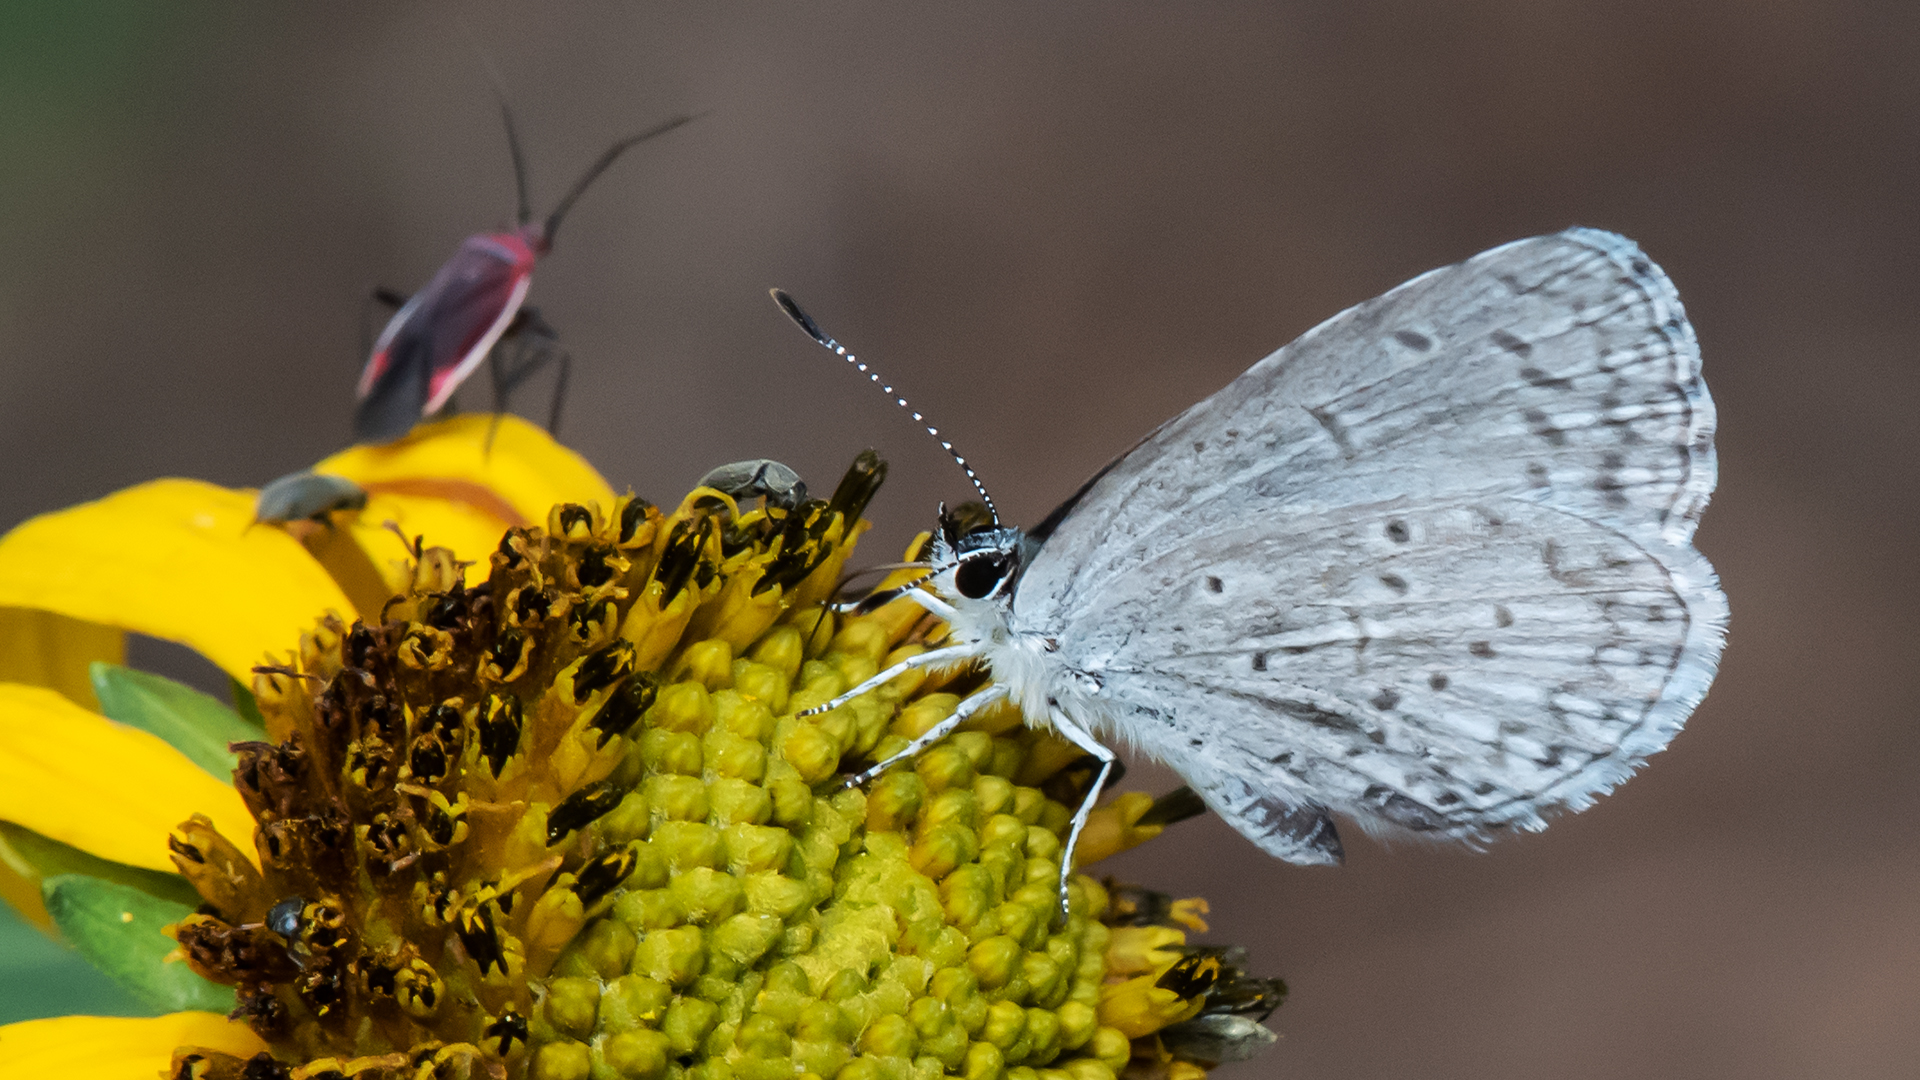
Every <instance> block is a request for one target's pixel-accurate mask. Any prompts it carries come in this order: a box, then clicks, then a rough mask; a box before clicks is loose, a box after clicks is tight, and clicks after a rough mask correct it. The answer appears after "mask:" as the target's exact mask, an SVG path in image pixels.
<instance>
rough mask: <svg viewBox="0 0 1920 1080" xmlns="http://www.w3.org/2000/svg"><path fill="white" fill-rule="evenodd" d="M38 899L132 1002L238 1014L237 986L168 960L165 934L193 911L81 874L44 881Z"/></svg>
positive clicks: (62, 932) (160, 1007) (168, 943)
mask: <svg viewBox="0 0 1920 1080" xmlns="http://www.w3.org/2000/svg"><path fill="white" fill-rule="evenodd" d="M40 896H41V898H42V899H43V900H45V901H46V905H47V912H48V913H49V914H51V915H52V916H53V922H54V925H56V926H58V927H59V928H60V935H61V936H62V937H64V938H66V939H67V941H68V942H69V943H71V944H72V945H73V947H74V948H75V949H78V950H79V951H80V955H82V956H84V957H86V958H87V962H88V963H90V964H92V965H93V966H94V967H96V968H99V969H100V970H101V971H102V972H104V973H106V975H107V976H108V977H109V978H111V979H112V980H113V981H114V982H117V983H119V984H120V985H121V986H122V987H124V988H125V989H126V990H127V991H128V992H129V993H131V994H132V995H133V996H134V997H136V998H139V999H140V1000H141V1001H144V1002H146V1003H147V1004H148V1005H151V1006H152V1007H154V1008H155V1009H158V1010H160V1011H162V1012H177V1011H179V1010H181V1009H203V1010H205V1011H207V1012H219V1013H225V1012H231V1011H233V1006H234V997H233V988H232V987H230V986H221V985H219V984H218V983H214V982H209V981H208V980H206V979H203V978H201V977H200V976H199V975H196V974H194V971H193V969H192V968H190V967H188V966H187V965H186V964H184V963H181V962H179V961H177V960H176V961H173V962H171V963H169V962H168V961H167V954H169V953H171V952H173V950H174V941H173V939H172V938H170V937H168V936H167V935H166V934H165V933H163V932H162V928H164V927H166V926H168V925H169V924H171V923H176V922H179V921H180V920H181V919H184V918H186V917H187V916H188V915H191V914H193V909H192V908H191V907H188V906H187V905H185V904H175V903H172V902H170V901H166V900H161V899H159V898H158V897H155V896H150V895H148V894H147V893H144V892H141V891H140V890H139V889H135V888H130V887H128V886H126V885H120V884H116V883H114V882H111V881H102V880H100V879H99V878H94V877H87V876H85V875H83V874H62V875H60V876H58V877H51V878H48V879H46V880H45V881H43V882H41V883H40Z"/></svg>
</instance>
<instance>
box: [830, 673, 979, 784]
mask: <svg viewBox="0 0 1920 1080" xmlns="http://www.w3.org/2000/svg"><path fill="white" fill-rule="evenodd" d="M1006 696H1007V688H1006V687H1004V686H998V685H995V686H989V687H987V688H986V689H985V690H982V691H980V692H979V693H977V694H975V695H973V696H972V697H970V698H968V699H967V700H965V701H963V702H961V703H960V704H958V705H956V706H954V709H953V712H952V713H951V714H949V715H948V716H947V718H946V719H945V720H942V721H940V722H939V723H937V724H935V725H933V726H932V727H930V728H928V729H927V730H926V733H925V734H923V735H921V736H920V737H919V738H917V739H915V740H913V741H912V742H910V743H908V744H907V746H906V749H904V750H902V751H900V752H899V753H897V754H895V755H893V756H892V757H890V758H888V759H887V760H885V761H882V762H880V763H879V764H878V765H873V766H870V767H868V768H867V769H866V770H865V771H863V772H861V773H859V774H857V775H855V776H850V777H848V778H847V779H846V780H845V781H844V782H843V783H842V784H841V785H840V786H841V788H842V790H844V789H846V788H856V787H860V786H862V785H864V784H866V783H868V782H869V781H871V780H873V778H874V777H877V776H879V775H880V774H881V773H883V772H886V771H887V770H888V769H891V768H893V767H894V766H895V765H897V764H899V763H900V762H902V761H911V760H913V759H914V758H916V757H919V756H920V752H921V751H922V750H925V749H926V748H927V747H929V746H932V745H933V744H934V743H937V742H939V741H940V740H941V739H944V738H946V737H947V736H948V735H951V734H953V729H954V728H957V727H959V726H960V725H961V724H964V723H966V722H967V719H968V718H969V717H971V716H972V715H973V714H974V713H977V712H979V711H980V710H981V709H984V708H986V707H987V706H989V705H991V704H993V703H994V702H996V701H999V700H1001V699H1002V698H1005V697H1006Z"/></svg>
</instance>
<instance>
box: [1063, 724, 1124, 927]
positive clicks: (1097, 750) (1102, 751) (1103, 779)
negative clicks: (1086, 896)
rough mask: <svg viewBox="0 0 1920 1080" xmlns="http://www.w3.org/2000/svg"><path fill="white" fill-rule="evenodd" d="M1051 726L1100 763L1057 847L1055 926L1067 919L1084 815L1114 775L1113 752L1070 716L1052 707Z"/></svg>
mask: <svg viewBox="0 0 1920 1080" xmlns="http://www.w3.org/2000/svg"><path fill="white" fill-rule="evenodd" d="M1053 729H1054V730H1055V731H1058V732H1059V733H1060V734H1061V735H1062V736H1064V737H1065V738H1066V740H1067V741H1068V742H1070V743H1072V744H1073V745H1075V746H1077V747H1079V748H1080V749H1082V750H1085V751H1086V752H1087V753H1089V754H1092V755H1093V757H1094V760H1096V761H1098V762H1100V772H1099V774H1098V775H1097V776H1095V777H1094V778H1093V786H1092V787H1090V788H1088V789H1087V797H1086V798H1084V799H1081V800H1080V809H1078V810H1076V811H1074V814H1073V828H1072V829H1071V830H1069V831H1068V833H1067V846H1066V847H1064V848H1062V849H1061V850H1060V910H1059V911H1058V912H1056V913H1055V914H1054V925H1055V926H1063V925H1065V924H1066V921H1067V882H1069V881H1071V880H1072V879H1073V854H1074V849H1075V848H1077V847H1079V845H1080V831H1081V830H1082V829H1085V828H1086V827H1087V816H1088V815H1089V814H1092V813H1093V804H1094V803H1097V802H1099V801H1100V792H1101V790H1102V789H1104V788H1105V787H1106V786H1107V777H1109V776H1111V775H1113V763H1114V760H1115V759H1114V753H1113V751H1111V750H1109V749H1107V748H1106V747H1104V746H1101V745H1100V742H1099V740H1097V739H1095V738H1094V737H1093V736H1092V735H1091V734H1089V733H1088V732H1087V730H1086V729H1085V728H1082V727H1081V726H1080V725H1078V724H1076V723H1074V722H1073V721H1072V720H1071V719H1069V718H1068V717H1067V714H1066V713H1064V712H1061V711H1060V709H1059V708H1058V707H1055V708H1054V710H1053Z"/></svg>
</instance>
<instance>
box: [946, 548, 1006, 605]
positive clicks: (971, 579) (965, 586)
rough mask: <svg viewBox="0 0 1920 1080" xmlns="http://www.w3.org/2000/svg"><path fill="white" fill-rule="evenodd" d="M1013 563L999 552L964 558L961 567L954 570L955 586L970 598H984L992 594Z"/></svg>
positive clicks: (962, 594)
mask: <svg viewBox="0 0 1920 1080" xmlns="http://www.w3.org/2000/svg"><path fill="white" fill-rule="evenodd" d="M1012 565H1013V560H1012V559H1009V558H1008V557H1007V556H1005V555H997V554H996V555H980V556H976V557H974V558H971V559H963V560H961V562H960V567H959V569H957V570H955V571H954V572H953V587H954V588H956V589H959V590H960V595H961V596H964V597H966V598H967V599H969V600H980V599H984V598H985V597H987V596H989V595H991V594H992V592H993V590H994V588H995V587H996V586H998V585H999V584H1000V579H1001V578H1004V577H1006V576H1007V570H1008V569H1009V568H1010V567H1011V566H1012Z"/></svg>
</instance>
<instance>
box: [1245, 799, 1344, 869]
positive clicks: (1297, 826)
mask: <svg viewBox="0 0 1920 1080" xmlns="http://www.w3.org/2000/svg"><path fill="white" fill-rule="evenodd" d="M1246 820H1247V823H1248V824H1250V825H1252V826H1253V827H1254V828H1255V829H1257V830H1259V831H1260V832H1261V833H1263V834H1265V835H1267V836H1284V837H1286V838H1288V839H1290V840H1292V841H1293V843H1294V845H1295V846H1297V847H1298V848H1300V849H1301V852H1302V854H1308V853H1311V854H1312V855H1318V856H1319V861H1321V862H1325V863H1339V862H1340V861H1341V860H1343V859H1344V858H1346V852H1345V851H1344V850H1343V849H1342V847H1341V844H1340V834H1339V832H1338V831H1336V830H1335V829H1334V827H1333V818H1332V816H1331V815H1329V814H1328V813H1327V809H1326V807H1324V806H1314V805H1311V804H1309V805H1306V806H1295V805H1293V804H1292V803H1289V802H1286V801H1284V800H1281V799H1277V798H1274V797H1273V796H1261V797H1260V798H1258V799H1256V800H1254V803H1253V805H1252V806H1250V807H1248V808H1247V813H1246Z"/></svg>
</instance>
